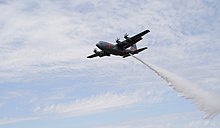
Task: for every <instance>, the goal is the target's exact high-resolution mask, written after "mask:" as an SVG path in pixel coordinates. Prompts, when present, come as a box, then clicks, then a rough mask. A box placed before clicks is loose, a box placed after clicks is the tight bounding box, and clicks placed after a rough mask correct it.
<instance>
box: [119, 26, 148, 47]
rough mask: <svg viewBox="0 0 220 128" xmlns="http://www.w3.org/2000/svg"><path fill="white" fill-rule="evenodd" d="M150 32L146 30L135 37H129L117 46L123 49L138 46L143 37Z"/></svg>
mask: <svg viewBox="0 0 220 128" xmlns="http://www.w3.org/2000/svg"><path fill="white" fill-rule="evenodd" d="M149 32H150V30H145V31H143V32H141V33H139V34H137V35H135V36H133V37H128V38H127V39H126V40H124V41H122V42H121V43H120V44H117V45H118V46H119V47H122V48H123V49H126V48H129V47H130V46H132V45H134V44H136V43H137V42H138V41H140V40H142V36H144V35H145V34H147V33H149Z"/></svg>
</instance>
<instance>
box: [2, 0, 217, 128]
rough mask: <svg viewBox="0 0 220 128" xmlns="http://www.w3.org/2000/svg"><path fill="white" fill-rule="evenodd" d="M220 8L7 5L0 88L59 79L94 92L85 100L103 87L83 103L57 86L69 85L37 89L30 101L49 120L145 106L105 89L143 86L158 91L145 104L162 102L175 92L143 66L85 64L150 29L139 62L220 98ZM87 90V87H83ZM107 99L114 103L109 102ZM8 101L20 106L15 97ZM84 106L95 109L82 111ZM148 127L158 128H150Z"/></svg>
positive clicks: (142, 1) (197, 2) (107, 61)
mask: <svg viewBox="0 0 220 128" xmlns="http://www.w3.org/2000/svg"><path fill="white" fill-rule="evenodd" d="M218 3H219V1H211V2H208V1H202V0H193V1H190V2H189V1H188V2H185V1H181V2H180V1H176V0H170V1H169V2H167V1H161V0H154V1H148V0H139V1H130V0H126V1H116V0H111V1H109V0H107V1H100V0H95V1H87V0H83V1H81V0H77V1H71V0H67V1H50V0H46V1H37V0H33V1H29V0H28V1H7V2H4V3H3V4H1V3H0V11H1V12H3V13H2V14H1V16H0V28H1V29H0V59H1V61H0V83H1V85H2V86H4V88H8V89H11V88H20V86H17V87H15V86H14V85H12V86H8V87H7V86H6V85H5V84H4V83H8V82H15V81H16V82H18V83H19V82H23V81H28V82H29V83H28V82H27V83H28V84H32V83H31V82H32V81H34V82H39V81H41V80H42V79H43V80H42V81H46V83H47V82H48V81H47V80H48V79H50V78H51V77H52V80H57V79H62V78H66V79H68V78H69V79H71V80H72V81H73V84H71V85H70V86H71V87H72V88H68V89H69V90H71V91H73V90H74V91H75V92H81V90H83V89H84V88H87V91H84V92H83V94H85V93H87V92H89V91H88V90H90V89H91V84H90V83H89V82H92V83H94V85H95V86H96V87H97V86H98V87H99V88H98V89H94V90H96V93H95V94H94V95H95V96H94V97H89V96H91V95H93V94H92V93H94V92H95V91H94V92H90V94H86V96H85V98H84V99H83V100H79V101H78V102H71V103H70V102H69V99H68V98H69V97H71V98H72V97H74V98H75V97H77V96H75V95H76V94H75V93H73V94H72V95H71V96H69V95H68V96H67V95H66V94H65V93H66V91H61V92H58V91H57V92H54V91H53V88H56V87H57V86H59V87H58V88H59V89H62V88H64V86H65V87H66V86H67V85H65V84H60V85H56V87H54V86H53V84H54V83H53V84H52V85H50V86H49V85H48V86H49V87H48V86H47V87H43V86H40V87H39V86H38V85H33V86H31V87H30V92H31V93H32V94H31V93H30V94H28V98H30V99H29V100H30V101H31V103H32V104H37V106H38V105H39V106H38V107H36V108H35V110H36V111H40V110H41V112H42V113H44V114H46V113H47V114H49V113H50V114H56V115H65V114H66V113H68V112H70V113H71V115H83V114H90V113H96V112H99V111H106V110H109V109H120V108H121V107H124V106H128V105H132V104H138V103H139V101H138V100H139V98H137V99H136V98H131V100H130V101H128V99H129V97H130V96H129V95H130V93H128V94H126V93H122V94H120V93H109V94H105V93H103V90H107V91H109V90H110V91H112V90H113V91H112V92H115V90H120V91H121V90H123V91H124V90H133V89H136V88H139V87H143V88H145V89H149V90H151V91H152V90H155V91H153V94H152V95H155V96H152V97H151V98H152V99H153V100H150V102H148V100H149V99H148V98H146V95H145V96H144V97H145V100H143V99H142V98H141V100H143V102H144V103H149V104H152V103H155V102H158V101H162V100H163V97H166V95H168V93H170V92H169V91H168V90H166V88H163V86H155V85H159V84H163V83H160V82H161V81H160V80H159V79H157V78H155V77H154V76H153V75H152V74H150V73H148V71H143V67H141V66H140V65H139V64H137V63H136V62H134V61H133V60H132V59H130V58H127V59H123V60H121V59H119V57H115V58H114V57H109V58H107V57H106V58H102V59H93V60H86V56H87V55H89V54H91V53H92V49H93V48H94V47H95V45H94V44H95V43H96V42H97V41H99V40H106V41H109V42H114V39H115V38H117V37H121V38H122V36H123V34H124V33H128V34H130V35H133V34H136V33H138V32H139V31H142V30H144V29H150V30H151V32H150V33H149V34H148V35H147V36H146V37H144V39H143V40H142V42H141V43H139V44H138V46H148V47H149V49H148V51H146V52H143V53H141V54H140V55H138V56H140V57H142V58H147V59H148V60H149V61H153V63H155V64H157V65H159V66H161V65H164V66H162V67H167V68H168V69H172V70H171V71H174V72H177V73H178V74H180V75H183V76H185V77H187V78H189V79H191V80H193V81H196V82H197V83H198V82H200V83H202V84H201V86H206V87H207V88H211V87H213V88H215V91H216V92H219V86H218V82H219V80H218V78H219V75H218V74H220V73H219V71H220V70H219V68H218V67H219V62H220V60H219V57H218V55H219V50H218V49H219V48H220V45H219V41H220V40H219V27H218V26H219V23H220V22H219V13H218V9H219V7H218V6H219V5H220V4H218ZM88 81H89V82H88ZM109 81H111V82H114V84H112V83H109ZM202 81H205V83H203V82H202ZM78 84H79V85H78ZM82 84H83V85H84V86H83V87H81V88H80V87H78V86H80V85H82ZM26 86H28V87H29V86H30V85H26ZM109 86H111V87H109ZM152 86H155V87H152ZM39 88H41V89H39ZM42 88H43V89H42ZM92 88H94V87H92ZM23 89H24V88H23ZM108 89H109V90H108ZM160 89H161V90H165V91H164V92H163V91H162V94H161V95H162V96H161V95H159V96H156V95H158V93H155V92H156V91H157V90H160ZM15 90H16V89H15ZM24 90H25V89H24ZM33 90H37V91H33ZM45 90H46V91H45ZM161 90H160V91H161ZM71 91H70V92H71ZM145 91H146V90H145ZM46 93H47V94H46ZM97 93H99V94H100V95H96V94H97ZM1 94H2V95H3V94H4V93H1ZM56 94H57V95H56ZM141 94H143V93H141ZM12 95H16V93H14V94H13V93H11V96H12ZM131 95H133V94H131ZM149 96H150V94H149ZM2 97H5V96H4V95H3V96H2ZM44 98H45V99H44ZM71 98H70V99H71ZM77 98H79V99H82V98H81V97H77ZM105 98H106V99H108V100H109V101H110V103H106V102H105V100H104V99H105ZM111 98H112V99H111ZM33 99H34V100H33ZM41 99H44V100H41ZM57 99H59V100H57ZM40 100H41V101H40ZM55 100H57V101H62V103H58V102H57V101H56V102H55ZM99 100H100V102H98V101H99ZM116 101H122V102H121V103H115V102H116ZM7 102H8V103H9V102H13V101H12V100H10V99H8V100H7ZM96 102H98V103H96ZM104 103H106V104H104ZM48 104H51V105H48ZM4 105H5V104H4ZM4 105H2V106H4ZM45 105H46V106H45ZM47 105H48V106H47ZM79 105H87V106H88V107H86V106H83V107H82V108H80V107H79ZM25 106H26V105H25ZM27 106H28V105H27ZM27 106H26V107H27ZM31 106H36V105H31ZM42 106H45V107H42ZM94 106H95V107H94ZM177 107H178V106H177ZM24 109H26V108H24ZM29 109H31V108H29ZM43 109H44V111H43ZM76 110H80V111H81V112H76ZM15 115H16V113H15ZM15 120H16V119H15ZM147 126H149V127H153V126H152V125H151V124H149V125H147ZM165 126H167V127H169V125H165ZM155 127H160V125H158V126H155Z"/></svg>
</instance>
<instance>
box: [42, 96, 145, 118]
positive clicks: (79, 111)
mask: <svg viewBox="0 0 220 128" xmlns="http://www.w3.org/2000/svg"><path fill="white" fill-rule="evenodd" d="M140 102H143V99H142V98H141V97H137V96H136V95H135V94H130V93H128V94H114V93H106V94H101V95H96V96H92V97H90V98H85V99H81V100H77V101H75V102H73V103H68V104H66V103H65V104H52V105H49V106H46V107H44V108H42V110H40V111H42V113H46V114H48V113H49V114H60V115H64V116H65V115H67V116H79V115H86V114H94V113H97V112H102V111H106V110H111V109H119V108H124V107H127V106H129V105H132V104H137V103H140Z"/></svg>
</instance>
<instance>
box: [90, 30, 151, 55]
mask: <svg viewBox="0 0 220 128" xmlns="http://www.w3.org/2000/svg"><path fill="white" fill-rule="evenodd" d="M149 32H150V30H145V31H143V32H141V33H139V34H137V35H135V36H132V37H128V34H127V33H126V34H125V35H124V38H125V40H124V41H120V39H119V38H117V39H116V40H115V41H116V44H111V43H108V42H105V41H99V42H98V43H97V44H96V46H97V47H98V48H99V49H100V50H101V51H98V50H97V49H96V48H95V49H94V51H93V52H94V54H92V55H89V56H87V58H93V57H104V56H110V55H116V56H122V57H123V58H125V57H128V56H130V55H131V54H132V55H134V54H138V53H139V52H141V51H143V50H145V49H147V47H143V48H140V49H137V46H136V43H137V42H138V41H140V40H142V39H143V38H142V36H144V35H145V34H147V33H149ZM129 47H130V49H128V48H129Z"/></svg>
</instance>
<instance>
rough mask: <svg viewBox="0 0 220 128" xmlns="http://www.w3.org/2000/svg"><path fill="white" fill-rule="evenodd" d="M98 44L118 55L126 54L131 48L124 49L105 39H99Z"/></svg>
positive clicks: (108, 51)
mask: <svg viewBox="0 0 220 128" xmlns="http://www.w3.org/2000/svg"><path fill="white" fill-rule="evenodd" d="M96 46H97V47H98V48H99V49H101V50H103V51H104V52H106V53H107V54H109V55H110V54H113V55H118V56H124V55H127V54H129V52H130V50H128V49H122V48H120V47H118V46H116V45H114V44H111V43H107V42H104V41H99V43H97V44H96Z"/></svg>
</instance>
